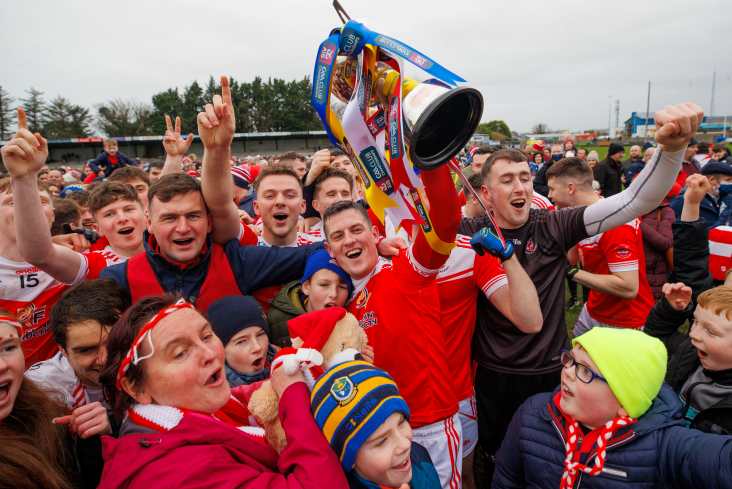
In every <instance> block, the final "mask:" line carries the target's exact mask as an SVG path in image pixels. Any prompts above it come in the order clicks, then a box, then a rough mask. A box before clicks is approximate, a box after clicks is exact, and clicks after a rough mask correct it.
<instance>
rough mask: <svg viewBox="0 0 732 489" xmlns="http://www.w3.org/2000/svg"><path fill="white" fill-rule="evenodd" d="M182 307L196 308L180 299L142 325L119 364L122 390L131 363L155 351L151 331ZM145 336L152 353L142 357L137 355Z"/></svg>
mask: <svg viewBox="0 0 732 489" xmlns="http://www.w3.org/2000/svg"><path fill="white" fill-rule="evenodd" d="M181 309H195V308H194V307H193V304H191V303H190V302H186V301H185V300H184V299H179V300H178V302H176V303H175V304H173V305H171V306H168V307H166V308H165V309H161V310H160V311H159V312H158V313H157V314H156V315H154V316H153V317H152V318H151V319H150V320H149V321H148V322H146V323H145V324H144V325H143V326H142V328H140V331H138V332H137V336H135V339H134V340H133V341H132V345H130V349H129V351H128V352H127V355H125V357H124V358H123V359H122V363H120V364H119V369H117V382H116V385H117V389H118V390H122V378H123V377H124V376H125V374H126V373H127V369H129V368H130V365H137V364H138V363H140V362H141V361H143V360H145V359H147V358H150V357H151V356H153V354H154V353H155V349H154V348H153V345H152V337H151V336H150V332H151V331H152V330H153V328H154V327H155V326H157V324H158V323H159V322H160V321H162V320H163V319H165V318H166V317H168V316H170V315H171V314H173V313H174V312H177V311H179V310H181ZM145 337H147V338H148V341H149V343H150V353H149V354H147V355H145V356H142V357H140V356H138V355H137V348H138V347H139V346H140V343H142V342H143V340H144V339H145Z"/></svg>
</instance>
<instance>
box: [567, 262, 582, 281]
mask: <svg viewBox="0 0 732 489" xmlns="http://www.w3.org/2000/svg"><path fill="white" fill-rule="evenodd" d="M580 270H582V269H581V268H580V267H579V265H575V266H573V267H570V268H569V270H567V278H568V279H569V280H574V276H575V275H577V272H579V271H580Z"/></svg>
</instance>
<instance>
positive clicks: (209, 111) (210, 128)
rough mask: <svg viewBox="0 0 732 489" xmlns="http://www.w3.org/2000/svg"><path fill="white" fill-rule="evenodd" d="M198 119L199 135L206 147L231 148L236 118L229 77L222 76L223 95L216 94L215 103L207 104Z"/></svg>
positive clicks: (210, 148)
mask: <svg viewBox="0 0 732 489" xmlns="http://www.w3.org/2000/svg"><path fill="white" fill-rule="evenodd" d="M197 121H198V135H199V136H201V143H202V144H203V147H204V148H205V149H209V150H214V149H229V147H230V146H231V141H232V140H233V139H234V131H235V130H236V120H235V119H234V105H233V103H232V101H231V87H230V86H229V78H228V77H226V76H221V95H219V94H216V95H214V97H213V103H211V104H206V106H205V107H204V111H203V112H199V113H198V118H197Z"/></svg>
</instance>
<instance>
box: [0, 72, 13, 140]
mask: <svg viewBox="0 0 732 489" xmlns="http://www.w3.org/2000/svg"><path fill="white" fill-rule="evenodd" d="M14 103H15V99H14V98H13V97H11V96H10V94H9V93H8V92H7V91H5V89H4V88H3V87H2V85H0V141H6V140H8V139H10V138H11V137H12V135H13V133H12V132H11V130H10V128H11V127H12V126H13V123H14V122H15V107H14Z"/></svg>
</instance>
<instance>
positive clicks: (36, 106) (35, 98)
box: [20, 87, 46, 132]
mask: <svg viewBox="0 0 732 489" xmlns="http://www.w3.org/2000/svg"><path fill="white" fill-rule="evenodd" d="M26 93H27V94H28V97H26V98H24V99H21V100H20V102H21V103H22V104H23V108H24V109H25V115H26V117H27V119H28V130H29V131H30V132H38V131H40V130H41V129H42V128H43V117H44V115H45V113H46V101H45V100H43V92H41V91H40V90H36V89H35V88H33V87H30V88H29V89H28V90H26Z"/></svg>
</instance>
